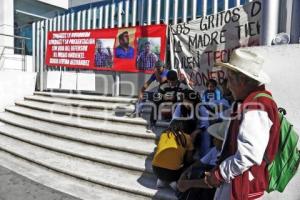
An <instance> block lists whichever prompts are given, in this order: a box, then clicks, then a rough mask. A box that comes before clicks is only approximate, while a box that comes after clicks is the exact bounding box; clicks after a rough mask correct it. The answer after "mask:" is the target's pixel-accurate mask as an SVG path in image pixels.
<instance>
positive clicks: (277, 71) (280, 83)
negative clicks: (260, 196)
mask: <svg viewBox="0 0 300 200" xmlns="http://www.w3.org/2000/svg"><path fill="white" fill-rule="evenodd" d="M250 49H251V50H253V51H255V52H257V53H258V54H260V55H262V56H263V57H265V64H264V69H265V71H266V72H267V73H268V74H269V76H270V77H271V80H272V81H271V83H270V84H268V85H267V89H268V90H270V91H271V92H272V94H273V97H274V99H275V101H276V102H277V104H278V106H280V107H283V108H285V109H286V110H287V118H288V119H289V120H290V121H291V122H292V123H293V124H294V127H295V129H296V130H297V131H298V133H300V103H299V102H300V92H299V90H298V89H299V86H300V79H299V76H300V59H299V56H300V45H299V44H297V45H282V46H271V47H253V48H250ZM298 146H299V147H300V143H299V142H298ZM299 185H300V171H299V170H298V172H297V174H296V176H295V177H294V179H293V180H292V181H291V182H290V183H289V185H288V186H287V188H286V190H285V191H284V192H283V193H282V194H281V193H277V192H273V193H271V194H268V195H266V196H265V197H264V199H265V200H273V199H276V200H296V199H300V191H299Z"/></svg>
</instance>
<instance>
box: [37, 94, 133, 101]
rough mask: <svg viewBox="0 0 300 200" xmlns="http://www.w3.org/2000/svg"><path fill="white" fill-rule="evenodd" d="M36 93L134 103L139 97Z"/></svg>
mask: <svg viewBox="0 0 300 200" xmlns="http://www.w3.org/2000/svg"><path fill="white" fill-rule="evenodd" d="M34 94H35V95H40V96H51V97H62V98H69V99H83V100H91V101H109V102H124V103H134V102H135V101H136V100H137V99H136V98H130V97H108V96H101V95H88V94H71V93H56V92H34Z"/></svg>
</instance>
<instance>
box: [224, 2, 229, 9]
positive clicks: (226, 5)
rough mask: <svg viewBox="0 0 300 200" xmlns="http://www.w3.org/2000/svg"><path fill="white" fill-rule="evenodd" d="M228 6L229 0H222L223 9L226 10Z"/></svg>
mask: <svg viewBox="0 0 300 200" xmlns="http://www.w3.org/2000/svg"><path fill="white" fill-rule="evenodd" d="M228 7H229V1H228V0H224V10H228Z"/></svg>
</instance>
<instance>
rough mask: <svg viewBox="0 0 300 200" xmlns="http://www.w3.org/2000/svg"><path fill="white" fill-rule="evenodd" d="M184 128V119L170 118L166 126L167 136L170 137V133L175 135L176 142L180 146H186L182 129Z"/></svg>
mask: <svg viewBox="0 0 300 200" xmlns="http://www.w3.org/2000/svg"><path fill="white" fill-rule="evenodd" d="M185 129H186V121H185V120H177V119H174V120H172V122H171V124H170V125H169V127H168V128H167V130H166V131H167V133H168V138H170V133H172V134H173V135H174V136H175V140H176V143H177V144H178V145H181V146H182V147H186V145H187V141H186V138H185V136H184V134H183V133H184V131H185Z"/></svg>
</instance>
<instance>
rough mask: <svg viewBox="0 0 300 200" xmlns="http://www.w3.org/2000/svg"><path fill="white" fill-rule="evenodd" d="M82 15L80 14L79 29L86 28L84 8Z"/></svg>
mask: <svg viewBox="0 0 300 200" xmlns="http://www.w3.org/2000/svg"><path fill="white" fill-rule="evenodd" d="M81 14H82V16H81V19H82V22H81V29H83V30H84V29H86V20H87V19H86V10H83V11H82V13H81Z"/></svg>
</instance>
